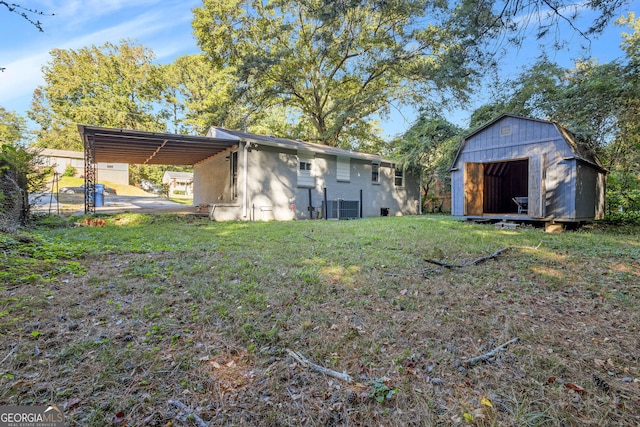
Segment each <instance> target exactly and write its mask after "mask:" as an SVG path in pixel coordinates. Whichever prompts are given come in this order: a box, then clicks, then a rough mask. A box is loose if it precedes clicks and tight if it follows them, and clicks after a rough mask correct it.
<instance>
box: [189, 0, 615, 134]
mask: <svg viewBox="0 0 640 427" xmlns="http://www.w3.org/2000/svg"><path fill="white" fill-rule="evenodd" d="M625 3H627V1H625V0H604V1H603V0H590V1H587V2H586V3H583V4H581V7H577V6H572V5H573V3H571V2H569V1H566V0H537V1H536V0H534V1H532V2H520V1H517V0H506V1H483V2H477V1H470V0H458V1H454V2H442V1H439V0H393V1H388V0H303V1H293V0H272V1H267V2H264V1H262V0H205V1H204V2H203V6H202V7H200V8H196V9H195V10H194V21H193V26H194V29H195V34H196V37H197V39H198V43H199V45H200V46H201V48H202V49H203V51H204V52H205V53H206V54H207V55H208V56H209V58H210V59H211V60H212V61H213V63H214V66H216V67H220V68H224V67H230V68H232V69H233V70H235V75H234V77H235V79H236V80H237V83H236V90H235V95H236V98H237V99H241V100H242V104H245V105H249V106H250V110H251V111H255V110H258V109H260V108H267V109H268V108H270V107H271V106H272V105H274V104H281V105H286V106H288V107H290V108H292V109H293V111H294V113H295V114H296V118H297V119H298V120H299V121H306V122H307V123H309V124H310V125H312V126H313V127H312V131H313V132H312V133H311V134H308V135H301V137H304V138H306V139H310V140H315V141H318V142H321V143H325V144H329V145H349V142H348V141H350V140H361V141H362V140H366V139H367V138H368V137H370V136H371V135H372V134H374V132H373V129H372V127H371V123H372V121H371V119H372V118H375V117H377V116H379V115H385V114H386V113H387V112H388V111H389V109H390V107H391V106H392V105H402V104H414V105H418V106H421V107H424V106H425V105H428V104H433V103H434V102H435V101H436V100H439V99H440V98H446V99H456V100H457V101H459V102H460V101H464V99H465V95H466V94H467V90H468V89H469V88H470V85H471V83H473V81H474V77H476V76H478V75H479V74H480V73H482V72H484V70H486V68H487V65H488V64H490V62H491V59H494V58H495V57H496V56H499V55H496V52H497V51H499V50H500V48H501V47H504V46H509V45H510V44H511V43H516V44H518V43H520V42H521V41H522V39H523V38H524V37H525V36H527V34H528V31H527V30H528V29H530V28H531V27H534V28H535V29H536V30H538V31H537V34H536V35H537V36H538V37H544V35H545V34H546V33H547V32H548V31H549V30H550V29H551V28H553V27H554V26H557V27H558V28H562V26H563V25H565V24H568V25H569V27H571V28H572V30H573V31H574V32H577V33H578V34H580V35H581V36H582V37H584V38H585V41H586V40H587V38H588V37H589V36H590V34H593V33H597V32H598V31H600V30H601V29H602V28H603V25H604V24H605V23H607V22H609V20H610V19H611V17H612V16H613V14H614V12H616V11H617V10H619V8H620V7H621V6H622V5H624V4H625ZM581 8H586V9H592V10H596V11H598V12H599V15H598V18H597V19H596V20H594V21H593V22H591V25H590V26H589V27H588V28H584V29H581V28H579V27H578V26H577V24H576V22H578V21H577V16H578V12H579V11H580V9H581ZM497 35H501V36H503V37H502V38H501V39H500V40H502V41H504V43H501V42H500V41H498V42H496V43H497V44H494V45H492V47H493V50H491V49H481V47H483V46H481V44H482V43H483V42H487V41H489V40H491V39H492V38H493V37H494V36H497ZM555 41H558V42H559V40H555ZM496 46H497V48H496Z"/></svg>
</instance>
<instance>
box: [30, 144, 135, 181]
mask: <svg viewBox="0 0 640 427" xmlns="http://www.w3.org/2000/svg"><path fill="white" fill-rule="evenodd" d="M39 157H40V159H41V160H42V165H43V166H50V167H52V168H53V171H54V172H57V173H58V176H62V175H63V174H64V173H65V172H66V171H67V169H69V168H73V169H74V175H77V176H84V174H85V168H84V153H83V152H82V151H70V150H57V149H53V148H44V149H42V150H41V151H40V153H39ZM96 166H97V170H96V173H97V176H98V178H99V179H100V180H101V181H109V182H110V183H113V184H124V185H129V164H127V163H113V162H100V163H98V164H97V165H96Z"/></svg>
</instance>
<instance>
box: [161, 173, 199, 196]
mask: <svg viewBox="0 0 640 427" xmlns="http://www.w3.org/2000/svg"><path fill="white" fill-rule="evenodd" d="M162 184H164V185H165V186H166V188H167V193H168V194H169V195H183V196H191V195H192V194H193V173H192V172H177V171H165V173H164V175H162Z"/></svg>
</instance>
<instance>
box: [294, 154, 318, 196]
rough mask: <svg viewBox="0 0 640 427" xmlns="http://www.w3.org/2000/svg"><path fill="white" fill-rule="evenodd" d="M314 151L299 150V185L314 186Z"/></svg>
mask: <svg viewBox="0 0 640 427" xmlns="http://www.w3.org/2000/svg"><path fill="white" fill-rule="evenodd" d="M313 157H314V155H313V153H301V152H298V187H313V186H315V179H314V177H313V173H312V172H313Z"/></svg>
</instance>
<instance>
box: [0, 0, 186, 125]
mask: <svg viewBox="0 0 640 427" xmlns="http://www.w3.org/2000/svg"><path fill="white" fill-rule="evenodd" d="M197 3H198V2H196V1H195V0H191V1H157V0H110V1H104V0H88V1H86V0H85V1H82V0H71V1H59V0H55V1H49V2H38V3H36V4H34V6H33V7H34V8H35V9H37V10H42V11H46V12H49V11H51V12H52V13H55V16H54V17H46V20H47V22H46V23H45V33H39V32H37V31H32V32H27V33H25V37H24V38H20V39H14V40H10V42H9V43H5V46H2V51H1V52H0V53H1V55H0V65H1V66H2V67H4V68H6V70H5V72H3V73H0V105H2V106H3V107H5V108H7V109H9V110H16V111H17V112H18V113H22V112H23V111H21V110H25V109H27V108H28V107H29V104H30V100H31V96H32V94H33V91H34V89H36V87H37V86H38V85H42V84H43V79H42V73H41V67H42V66H43V65H45V64H46V63H47V62H49V61H50V59H51V57H50V55H49V52H50V51H51V50H52V49H54V48H59V49H80V48H82V47H86V46H91V45H96V46H99V45H102V44H104V43H106V42H111V43H119V42H120V40H122V39H132V40H135V41H137V42H139V43H140V44H143V45H144V46H146V47H150V48H151V49H153V50H154V53H155V54H156V56H157V58H158V59H163V58H167V59H169V60H171V59H172V58H173V57H174V56H175V55H177V54H180V53H182V52H184V51H185V50H186V51H191V50H193V46H195V42H194V41H193V39H192V38H191V37H192V36H191V25H190V24H191V19H192V15H191V9H192V8H193V7H195V6H196V4H197ZM43 21H44V19H43ZM54 22H64V23H65V25H64V28H60V26H54ZM110 24H111V25H110ZM1 42H2V40H0V43H1Z"/></svg>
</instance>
